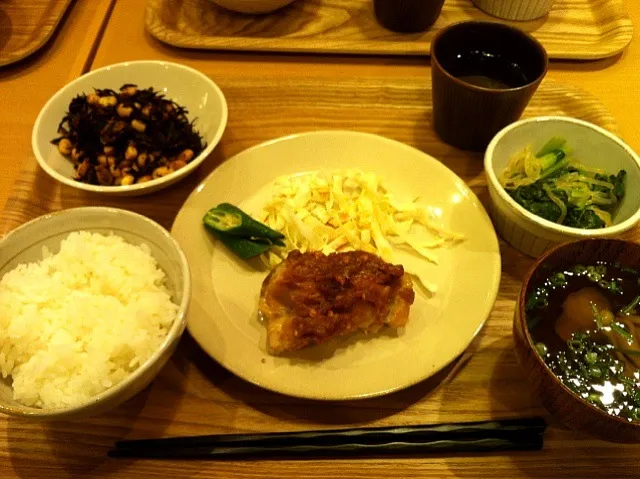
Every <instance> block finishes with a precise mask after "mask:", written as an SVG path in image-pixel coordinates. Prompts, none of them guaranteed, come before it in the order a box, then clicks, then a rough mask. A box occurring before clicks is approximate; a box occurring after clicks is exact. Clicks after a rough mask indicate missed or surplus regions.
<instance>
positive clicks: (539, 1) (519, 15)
mask: <svg viewBox="0 0 640 479" xmlns="http://www.w3.org/2000/svg"><path fill="white" fill-rule="evenodd" d="M554 3H555V0H473V4H474V5H475V6H476V7H478V8H479V9H480V10H482V11H484V12H486V13H488V14H489V15H493V16H494V17H498V18H503V19H505V20H521V21H524V20H535V19H536V18H540V17H543V16H545V15H546V14H548V13H549V11H550V10H551V7H552V6H553V4H554Z"/></svg>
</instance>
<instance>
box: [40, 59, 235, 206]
mask: <svg viewBox="0 0 640 479" xmlns="http://www.w3.org/2000/svg"><path fill="white" fill-rule="evenodd" d="M131 84H133V85H136V87H137V89H138V90H143V89H147V88H153V90H155V91H156V92H158V93H160V94H162V95H164V98H165V99H166V100H171V101H173V102H175V104H174V105H173V107H174V108H175V107H178V106H180V107H185V108H186V109H187V110H188V113H187V115H186V121H188V122H192V121H193V126H194V129H195V130H196V132H197V134H198V135H199V136H200V137H201V139H202V142H203V143H204V145H205V146H204V147H203V148H202V151H200V153H199V154H197V155H195V156H193V151H192V152H191V156H190V157H189V158H188V159H187V160H186V165H184V164H183V166H182V167H180V168H179V169H174V168H169V169H168V170H169V171H167V172H166V173H167V174H163V176H158V177H156V175H155V174H154V175H153V179H151V177H149V181H146V182H136V183H135V184H126V183H123V184H122V185H117V186H116V185H111V184H109V185H100V184H89V183H86V182H82V181H77V180H76V179H74V177H75V175H76V173H77V171H76V169H75V167H74V163H73V162H72V161H71V159H70V158H67V157H65V156H63V154H62V153H61V151H62V148H60V147H59V146H56V145H55V144H52V140H55V139H57V138H60V137H61V134H60V133H59V127H60V126H61V121H62V120H63V118H64V117H65V115H66V113H67V112H68V111H69V107H70V104H71V101H72V100H73V99H74V98H76V97H77V96H78V95H82V94H85V95H88V96H89V95H90V94H92V93H94V89H100V90H103V89H109V90H113V91H114V92H111V93H112V94H113V93H115V92H118V91H119V90H120V89H121V88H122V87H123V86H127V85H131ZM94 96H95V95H94ZM111 99H114V100H115V97H114V96H111ZM86 103H87V104H88V105H89V106H88V108H91V105H92V103H91V99H90V98H89V97H87V102H86ZM120 106H121V105H118V106H117V107H116V105H115V101H114V104H113V105H110V106H108V107H110V108H113V109H114V114H113V116H114V118H113V120H112V121H111V122H110V123H112V122H115V123H114V125H115V124H117V123H118V121H119V120H125V121H124V122H123V123H129V120H131V118H134V116H135V114H136V113H135V112H134V113H133V114H132V113H130V112H127V113H129V116H126V117H124V118H121V115H120V110H119V108H120ZM131 106H133V105H131ZM141 106H142V107H143V106H144V105H138V107H141ZM78 107H79V105H77V106H76V108H78ZM84 107H87V106H86V105H83V108H84ZM100 107H102V104H101V105H100ZM100 107H97V108H100ZM128 108H129V109H131V108H130V107H128ZM126 109H127V108H125V110H126ZM115 111H117V112H118V114H117V115H116V114H115ZM143 111H144V108H143ZM174 111H177V112H178V114H179V113H180V112H181V111H178V110H177V109H176V110H174ZM94 114H95V113H94ZM147 116H149V114H147ZM151 118H153V115H151ZM115 120H118V121H115ZM135 121H136V120H131V124H133V122H135ZM145 121H146V120H145ZM147 123H149V124H153V121H152V120H149V121H147ZM226 125H227V102H226V99H225V97H224V94H223V93H222V91H221V90H220V88H219V87H218V86H217V85H216V84H215V83H214V82H213V81H212V80H211V79H210V78H208V77H207V76H206V75H204V74H202V73H200V72H199V71H197V70H194V69H193V68H189V67H186V66H184V65H179V64H177V63H170V62H164V61H151V60H150V61H134V62H125V63H118V64H115V65H109V66H106V67H103V68H100V69H98V70H94V71H92V72H89V73H87V74H86V75H83V76H81V77H79V78H77V79H75V80H74V81H72V82H71V83H68V84H67V85H66V86H64V87H63V88H62V89H61V90H59V91H58V92H57V93H56V94H55V95H54V96H53V97H51V99H49V101H48V102H47V103H46V104H45V105H44V107H43V108H42V110H41V111H40V114H39V115H38V118H37V119H36V122H35V124H34V126H33V132H32V136H31V143H32V147H33V151H34V154H35V156H36V159H37V161H38V163H39V165H40V166H41V167H42V169H43V170H44V171H45V172H46V173H47V174H48V175H49V176H51V177H52V178H53V179H55V180H57V181H59V182H60V183H63V184H65V185H67V186H71V187H73V188H77V189H80V190H84V191H90V192H94V193H100V194H106V195H114V196H137V195H144V194H148V193H152V192H154V191H158V190H161V189H163V188H166V187H167V186H169V185H172V184H173V183H175V182H177V181H179V180H181V179H182V178H185V177H186V176H187V175H189V174H190V173H192V172H193V171H195V170H196V168H198V166H200V164H202V162H203V161H204V160H206V158H207V157H208V156H209V154H210V153H211V152H212V151H213V150H214V148H215V147H216V145H217V144H218V142H219V141H220V138H221V137H222V133H223V132H224V130H225V128H226ZM77 126H78V125H76V127H77ZM81 126H82V127H83V128H82V131H83V132H86V131H87V130H88V128H87V125H81ZM107 127H109V125H107V126H106V127H105V128H104V129H103V130H102V132H101V133H100V141H102V142H103V143H102V144H105V143H104V139H103V134H104V131H105V130H107ZM127 128H128V127H127ZM134 128H135V127H134ZM149 130H152V131H153V129H151V128H147V129H146V131H149ZM143 131H145V130H144V129H143ZM109 133H114V132H113V131H111V132H109ZM132 133H133V134H136V135H137V133H136V131H133V130H132ZM167 141H168V140H167ZM88 143H91V144H93V140H89V141H88ZM117 143H122V138H120V139H118V140H117ZM151 143H152V144H153V146H154V148H156V147H157V145H155V143H157V141H155V140H154V141H151ZM98 144H99V143H98ZM69 146H70V145H69ZM120 146H122V148H125V147H126V146H127V145H126V144H124V145H120ZM112 149H113V148H112ZM134 150H135V148H134ZM74 151H75V149H74ZM106 154H107V152H106V150H105V155H106ZM68 156H71V155H68ZM139 156H141V155H138V158H139ZM158 156H159V155H158ZM113 158H114V159H115V157H113ZM134 158H135V157H134ZM99 159H100V158H98V160H99ZM107 159H109V157H105V163H106V160H107ZM132 161H133V160H132ZM136 161H137V160H136ZM145 161H146V162H147V167H149V166H150V165H151V163H150V161H151V160H145ZM109 166H110V167H112V166H113V165H111V162H109ZM112 173H113V171H112Z"/></svg>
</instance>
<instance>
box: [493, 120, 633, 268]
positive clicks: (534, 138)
mask: <svg viewBox="0 0 640 479" xmlns="http://www.w3.org/2000/svg"><path fill="white" fill-rule="evenodd" d="M554 136H559V137H563V138H566V140H567V145H568V146H569V148H571V149H572V152H573V153H572V154H573V156H574V157H575V158H576V159H577V160H578V161H580V163H582V164H584V165H585V166H592V167H596V168H602V169H604V170H606V171H607V172H608V173H609V174H617V173H618V171H620V170H621V169H624V170H626V172H627V179H626V189H625V197H624V199H623V200H622V202H621V204H620V206H619V207H618V209H617V211H616V212H615V214H614V215H613V225H612V226H610V227H608V228H601V229H580V228H571V227H568V226H562V225H558V224H557V223H554V222H552V221H548V220H545V219H543V218H541V217H539V216H537V215H534V214H533V213H530V212H529V211H527V210H526V209H525V208H523V207H522V206H520V205H519V204H518V203H517V202H516V201H515V200H514V199H513V198H511V196H509V194H508V193H507V192H506V191H505V190H504V188H503V187H502V185H500V182H499V181H498V175H499V174H500V172H501V171H502V170H503V169H504V168H505V167H506V165H507V163H508V162H509V159H510V158H511V157H512V156H513V155H514V154H516V153H518V152H519V151H522V150H523V149H524V148H525V147H526V146H527V145H532V147H533V150H534V151H537V150H539V149H540V148H542V146H544V144H545V143H546V142H547V141H549V139H550V138H551V137H554ZM484 169H485V172H486V174H487V182H488V186H489V194H490V195H491V202H492V208H491V216H492V217H493V221H494V224H495V227H496V229H497V230H498V233H499V234H500V236H502V238H504V239H505V240H506V241H507V242H508V243H509V244H510V245H511V246H513V247H514V248H516V249H517V250H519V251H521V252H523V253H525V254H527V255H529V256H532V257H538V256H540V255H541V254H543V253H544V252H545V251H547V250H548V249H550V248H551V247H553V246H555V245H556V244H558V243H564V242H567V241H572V240H577V239H583V238H602V237H612V236H616V235H619V234H621V233H623V232H624V231H627V230H629V229H630V228H632V227H633V226H634V225H635V224H636V223H638V221H639V220H640V191H639V190H638V185H640V158H639V157H638V155H636V154H635V153H634V152H633V150H632V149H631V148H630V147H629V146H628V145H626V144H625V143H624V142H623V141H622V140H620V139H619V138H618V137H617V136H615V135H613V134H612V133H610V132H608V131H606V130H604V129H603V128H600V127H599V126H596V125H593V124H591V123H588V122H586V121H582V120H577V119H575V118H569V117H561V116H546V117H537V118H529V119H526V120H520V121H518V122H515V123H513V124H511V125H509V126H507V127H505V128H504V129H502V130H501V131H500V132H498V134H497V135H496V136H495V137H494V138H493V140H491V143H489V146H488V147H487V151H486V153H485V157H484Z"/></svg>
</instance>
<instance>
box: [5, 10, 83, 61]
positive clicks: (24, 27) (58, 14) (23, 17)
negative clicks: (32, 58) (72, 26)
mask: <svg viewBox="0 0 640 479" xmlns="http://www.w3.org/2000/svg"><path fill="white" fill-rule="evenodd" d="M71 2H72V0H30V1H29V2H23V1H20V0H0V66H2V65H8V64H10V63H14V62H17V61H19V60H22V59H23V58H26V57H28V56H29V55H31V54H32V53H34V52H36V51H37V50H38V49H40V48H41V47H42V46H43V45H44V44H45V43H47V40H49V38H51V35H52V34H53V32H54V31H55V29H56V27H57V26H58V24H59V23H60V21H61V20H62V17H63V15H64V14H65V12H66V10H67V8H69V5H70V4H71Z"/></svg>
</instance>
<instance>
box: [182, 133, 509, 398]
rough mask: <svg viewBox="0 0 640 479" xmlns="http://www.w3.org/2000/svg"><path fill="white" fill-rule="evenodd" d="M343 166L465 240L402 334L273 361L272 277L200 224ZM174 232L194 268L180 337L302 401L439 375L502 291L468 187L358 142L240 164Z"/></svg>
mask: <svg viewBox="0 0 640 479" xmlns="http://www.w3.org/2000/svg"><path fill="white" fill-rule="evenodd" d="M345 166H348V167H350V168H359V169H361V170H365V171H370V172H373V173H375V174H377V175H379V176H380V177H383V178H384V179H385V181H386V184H387V185H388V186H389V188H390V189H391V190H393V192H394V193H395V194H397V196H398V197H403V199H414V198H416V197H420V200H421V201H424V202H425V203H426V204H429V205H431V206H432V207H433V208H434V211H437V212H438V219H439V221H441V223H442V226H443V227H444V228H448V229H454V230H455V231H457V232H459V233H461V234H463V235H464V236H465V240H464V241H463V242H462V243H461V244H459V245H456V246H455V247H452V248H443V249H442V250H441V251H439V252H438V253H439V264H438V265H431V264H428V265H426V266H425V270H426V271H427V274H428V275H429V277H430V278H432V280H433V282H434V283H435V286H436V287H437V292H436V293H435V294H434V295H433V296H430V297H428V295H427V294H425V293H423V292H422V291H420V290H419V289H418V288H416V298H415V303H414V304H413V306H412V309H411V312H410V316H409V322H408V324H407V325H406V326H405V327H404V328H401V329H399V330H395V331H393V332H389V331H387V330H385V331H382V332H381V333H380V334H378V335H370V336H365V335H364V334H356V335H354V336H350V337H348V338H339V339H337V340H333V341H331V342H329V343H327V344H323V345H320V346H314V347H311V348H308V349H304V350H301V351H298V352H295V353H290V354H286V355H282V356H273V355H271V354H269V352H268V351H267V348H266V332H265V328H264V326H263V325H262V324H261V321H260V319H259V316H258V303H259V298H260V290H261V285H262V283H263V281H264V279H265V277H266V276H267V274H268V270H267V267H266V266H262V265H261V264H260V262H259V261H256V262H255V263H254V262H251V263H247V262H246V261H242V260H239V259H237V258H236V257H235V256H233V255H232V254H231V253H230V252H229V251H228V250H226V249H225V248H224V247H222V246H221V245H220V243H219V242H217V241H213V240H212V238H211V236H210V235H209V234H208V233H207V231H206V230H205V228H203V225H202V218H203V216H204V215H205V213H207V211H209V209H210V208H211V207H213V206H215V205H217V204H220V203H223V202H229V203H233V204H235V205H237V206H238V207H240V208H241V209H243V210H244V211H246V212H247V213H249V214H252V215H256V214H257V213H258V212H259V211H260V210H261V208H262V207H263V206H264V205H265V204H266V203H267V201H268V200H269V198H270V197H271V192H272V187H273V185H274V182H275V180H276V178H279V177H282V176H288V175H300V174H304V173H308V172H312V171H317V170H323V171H330V170H338V169H342V168H345ZM248 172H250V173H251V174H248ZM172 234H173V236H174V237H175V238H176V240H177V241H178V243H179V244H180V245H181V246H182V247H183V249H184V251H185V254H186V256H187V258H188V260H189V263H190V265H191V267H192V280H193V296H192V303H191V304H192V306H191V310H190V315H189V318H188V322H187V327H188V329H189V331H190V333H191V335H192V336H193V337H194V338H195V339H196V341H197V342H198V343H199V344H200V346H201V347H202V348H203V349H204V350H205V351H206V352H207V353H208V354H209V355H210V356H211V357H212V358H213V359H215V360H216V361H218V362H219V363H220V364H221V365H223V366H224V367H226V368H227V369H229V370H230V371H232V372H233V373H235V374H237V375H238V376H240V377H241V378H243V379H245V380H247V381H250V382H252V383H254V384H256V385H258V386H261V387H264V388H266V389H269V390H272V391H275V392H279V393H282V394H287V395H291V396H296V397H302V398H308V399H320V400H342V399H357V398H365V397H372V396H379V395H383V394H387V393H390V392H393V391H396V390H399V389H402V388H406V387H408V386H411V385H413V384H415V383H417V382H419V381H422V380H423V379H426V378H428V377H429V376H431V375H433V374H435V373H436V372H437V371H439V370H440V369H442V368H443V367H445V366H446V365H447V364H449V363H451V362H452V361H453V360H455V359H456V358H457V357H458V356H459V355H460V354H461V353H462V352H463V351H464V350H465V349H466V348H467V347H468V345H469V344H470V343H471V341H472V340H473V338H474V337H475V335H476V334H477V333H478V331H479V330H480V328H481V327H482V325H483V324H484V322H485V320H486V318H487V316H488V315H489V312H490V310H491V308H492V306H493V303H494V301H495V298H496V295H497V292H498V287H499V282H500V270H501V264H500V253H499V249H498V242H497V238H496V234H495V231H494V230H493V227H492V225H491V222H490V220H489V217H488V215H487V214H486V212H485V210H484V208H483V207H482V205H481V203H480V202H479V201H478V199H477V198H476V196H475V195H474V194H473V192H471V190H470V189H469V188H468V187H467V186H466V184H465V183H464V182H463V181H462V180H461V179H460V178H458V177H457V176H456V175H455V174H454V173H453V172H452V171H450V170H449V169H447V168H446V167H445V166H444V165H442V163H440V162H439V161H437V160H436V159H434V158H432V157H430V156H429V155H427V154H425V153H423V152H421V151H419V150H416V149H414V148H412V147H409V146H407V145H404V144H402V143H399V142H396V141H393V140H389V139H386V138H383V137H380V136H377V135H371V134H365V133H358V132H347V131H324V132H310V133H304V134H298V135H293V136H289V137H285V138H280V139H277V140H273V141H270V142H267V143H264V144H261V145H258V146H256V147H253V148H251V149H249V150H246V151H244V152H242V153H240V154H238V155H236V156H235V157H233V158H231V159H230V160H227V161H226V162H225V163H223V164H222V165H221V166H220V167H219V168H217V169H216V170H215V171H214V172H213V173H212V174H211V175H210V176H209V177H208V178H207V179H206V180H205V181H204V182H203V183H202V184H201V185H200V186H199V187H198V188H196V190H195V191H194V192H193V193H192V194H191V196H190V197H189V198H188V199H187V201H186V202H185V204H184V205H183V207H182V209H181V210H180V212H179V213H178V215H177V217H176V220H175V222H174V224H173V228H172ZM403 261H404V260H403ZM418 261H422V260H418Z"/></svg>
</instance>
